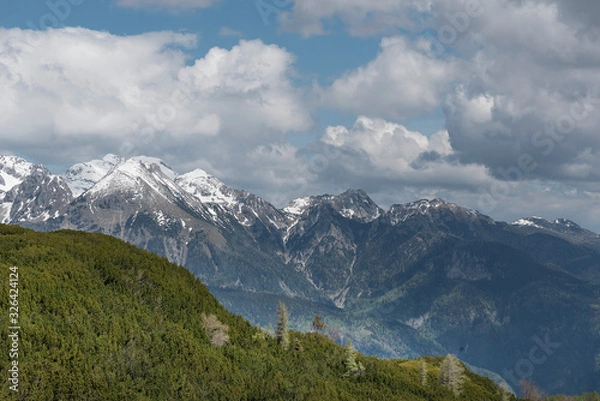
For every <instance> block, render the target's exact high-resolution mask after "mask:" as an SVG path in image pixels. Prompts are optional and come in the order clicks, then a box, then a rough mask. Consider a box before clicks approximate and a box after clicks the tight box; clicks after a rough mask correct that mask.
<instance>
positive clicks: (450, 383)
mask: <svg viewBox="0 0 600 401" xmlns="http://www.w3.org/2000/svg"><path fill="white" fill-rule="evenodd" d="M440 380H441V382H442V385H444V386H445V387H446V388H448V389H450V390H452V392H453V393H454V395H456V396H458V395H459V394H460V392H461V390H462V385H463V382H464V381H465V368H464V367H463V365H462V364H461V362H460V360H459V359H458V358H457V357H456V356H454V355H452V354H448V355H446V357H445V358H444V360H443V361H442V364H441V365H440Z"/></svg>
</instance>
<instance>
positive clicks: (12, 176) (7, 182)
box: [0, 156, 35, 192]
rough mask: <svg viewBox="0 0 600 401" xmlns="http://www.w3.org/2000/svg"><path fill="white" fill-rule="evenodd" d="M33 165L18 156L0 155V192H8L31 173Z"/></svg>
mask: <svg viewBox="0 0 600 401" xmlns="http://www.w3.org/2000/svg"><path fill="white" fill-rule="evenodd" d="M34 168H35V165H34V164H32V163H30V162H28V161H27V160H25V159H22V158H20V157H18V156H0V192H8V191H10V190H11V189H12V188H13V187H15V186H16V185H19V184H20V183H22V182H23V180H24V179H25V178H26V177H27V176H29V175H30V174H31V172H32V171H33V169H34Z"/></svg>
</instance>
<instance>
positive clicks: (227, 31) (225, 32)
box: [219, 26, 244, 37]
mask: <svg viewBox="0 0 600 401" xmlns="http://www.w3.org/2000/svg"><path fill="white" fill-rule="evenodd" d="M219 36H239V37H242V36H244V34H243V33H242V32H240V31H237V30H235V29H232V28H229V27H226V26H224V27H221V29H219Z"/></svg>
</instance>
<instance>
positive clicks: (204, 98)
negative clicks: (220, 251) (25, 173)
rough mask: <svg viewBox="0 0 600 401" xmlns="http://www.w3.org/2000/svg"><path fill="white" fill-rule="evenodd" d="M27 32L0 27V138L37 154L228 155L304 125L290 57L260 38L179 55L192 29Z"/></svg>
mask: <svg viewBox="0 0 600 401" xmlns="http://www.w3.org/2000/svg"><path fill="white" fill-rule="evenodd" d="M34 36H35V40H32V35H31V32H30V31H23V30H20V29H12V30H0V82H1V83H2V88H3V90H2V92H1V93H0V106H1V107H2V110H3V111H4V113H3V114H2V115H1V116H0V138H1V141H2V144H3V146H4V147H9V148H13V149H20V150H24V151H23V153H24V154H25V153H26V154H28V155H30V156H33V157H35V158H36V159H37V160H38V161H40V162H45V163H49V164H58V163H61V164H65V163H70V162H75V161H81V160H86V159H87V158H91V157H98V156H99V154H101V153H103V152H113V153H120V154H123V155H128V154H140V153H147V154H157V155H159V154H160V155H164V157H165V158H166V159H167V160H168V161H170V162H172V163H173V164H174V165H182V166H183V165H185V164H186V163H190V162H191V161H198V160H202V159H210V160H211V161H212V162H213V163H215V164H217V163H222V164H226V163H228V162H231V163H233V164H237V163H235V161H236V160H237V159H240V158H242V157H243V155H244V152H246V149H248V148H253V147H255V146H257V145H259V144H265V143H273V142H277V141H280V140H281V138H283V135H284V133H285V132H287V131H293V130H304V129H307V128H308V127H310V125H311V117H310V113H309V111H308V109H307V107H305V104H304V101H303V94H302V93H301V92H299V91H298V90H297V89H296V88H294V86H293V85H292V84H291V82H290V78H289V75H290V74H291V73H292V70H293V63H294V57H293V56H292V55H291V54H290V53H288V52H287V51H285V50H284V49H282V48H279V47H278V46H275V45H266V44H264V43H263V42H261V41H260V40H254V41H240V42H239V44H238V45H236V46H234V47H232V48H231V49H222V48H218V47H215V48H213V49H211V50H210V51H209V52H208V53H207V54H206V55H205V56H204V57H202V58H201V59H198V60H195V61H194V62H193V63H190V62H189V60H188V56H187V55H186V53H185V50H186V48H189V47H193V46H195V45H196V40H197V38H196V37H195V36H194V35H184V34H177V33H173V32H155V33H147V34H143V35H137V36H117V35H111V34H109V33H106V32H97V31H92V30H87V29H83V28H65V29H59V30H48V31H44V32H36V33H35V35H34Z"/></svg>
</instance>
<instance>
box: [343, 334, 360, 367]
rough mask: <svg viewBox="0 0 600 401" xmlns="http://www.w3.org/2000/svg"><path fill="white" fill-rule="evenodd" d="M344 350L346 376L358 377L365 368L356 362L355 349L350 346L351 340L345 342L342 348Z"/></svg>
mask: <svg viewBox="0 0 600 401" xmlns="http://www.w3.org/2000/svg"><path fill="white" fill-rule="evenodd" d="M344 348H345V350H346V360H345V361H344V363H345V364H346V369H347V371H346V376H360V375H362V374H363V372H364V371H365V367H364V366H363V364H362V363H360V362H358V361H357V360H356V354H357V352H356V349H354V346H353V345H352V340H350V339H348V341H346V346H345V347H344Z"/></svg>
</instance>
